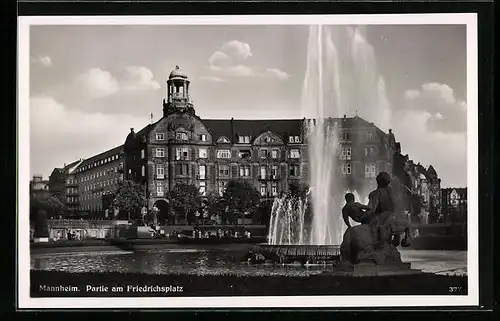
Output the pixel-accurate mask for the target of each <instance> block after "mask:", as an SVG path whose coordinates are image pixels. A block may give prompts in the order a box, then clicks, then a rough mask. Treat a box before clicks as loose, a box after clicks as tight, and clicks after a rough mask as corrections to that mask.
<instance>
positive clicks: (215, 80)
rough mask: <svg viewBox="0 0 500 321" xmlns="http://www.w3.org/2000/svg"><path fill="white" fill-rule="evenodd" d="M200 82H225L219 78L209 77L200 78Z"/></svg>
mask: <svg viewBox="0 0 500 321" xmlns="http://www.w3.org/2000/svg"><path fill="white" fill-rule="evenodd" d="M200 79H201V80H206V81H214V82H225V81H226V80H224V79H222V78H219V77H210V76H204V77H200Z"/></svg>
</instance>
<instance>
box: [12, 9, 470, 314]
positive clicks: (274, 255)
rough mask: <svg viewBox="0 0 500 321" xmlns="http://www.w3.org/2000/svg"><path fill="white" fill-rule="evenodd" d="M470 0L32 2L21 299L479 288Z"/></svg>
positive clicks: (22, 30) (168, 303)
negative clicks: (106, 11) (449, 9)
mask: <svg viewBox="0 0 500 321" xmlns="http://www.w3.org/2000/svg"><path fill="white" fill-rule="evenodd" d="M476 23H477V21H476V15H475V14H432V15H427V14H419V15H412V14H406V15H397V14H393V15H375V14H373V15H319V16H314V15H294V16H285V15H283V16H272V15H268V16H142V17H141V16H79V17H64V16H59V17H56V16H50V17H49V16H38V17H19V24H18V26H19V53H18V54H19V105H18V108H19V112H18V115H19V124H18V137H19V185H18V186H19V191H18V194H19V215H18V224H17V228H18V264H17V268H18V271H19V306H20V307H25V308H41V307H44V308H96V307H107V308H217V307H219V308H220V307H240V308H241V307H401V306H411V307H419V306H441V305H442V306H467V305H469V306H472V305H477V304H478V302H479V301H478V300H479V295H478V292H479V290H478V280H479V276H478V274H479V271H478V146H477V145H478V143H477V137H478V123H477V122H478V116H477V114H478V102H477V99H478V94H477V91H478V84H477V81H478V80H477V64H478V61H477V25H476Z"/></svg>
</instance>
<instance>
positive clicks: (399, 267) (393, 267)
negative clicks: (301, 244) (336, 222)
mask: <svg viewBox="0 0 500 321" xmlns="http://www.w3.org/2000/svg"><path fill="white" fill-rule="evenodd" d="M325 273H326V274H333V275H347V276H381V275H408V274H423V273H424V272H422V271H421V270H416V269H412V268H411V263H389V264H375V263H358V264H350V263H342V264H339V265H336V266H334V268H333V271H332V272H325Z"/></svg>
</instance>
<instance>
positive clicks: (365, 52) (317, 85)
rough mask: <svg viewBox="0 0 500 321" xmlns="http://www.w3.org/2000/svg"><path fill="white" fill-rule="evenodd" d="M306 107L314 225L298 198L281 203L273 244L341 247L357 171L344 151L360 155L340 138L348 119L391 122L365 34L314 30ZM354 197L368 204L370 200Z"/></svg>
mask: <svg viewBox="0 0 500 321" xmlns="http://www.w3.org/2000/svg"><path fill="white" fill-rule="evenodd" d="M301 105H302V109H301V112H302V117H304V118H305V119H306V121H305V123H304V126H305V128H304V131H305V134H306V137H305V141H306V143H307V149H308V155H307V156H308V157H307V160H305V163H307V166H306V168H307V174H308V176H307V181H308V183H309V186H310V199H311V200H310V203H307V202H303V203H301V204H302V205H305V206H306V207H307V205H309V206H311V207H312V221H311V222H305V219H304V217H305V213H306V212H307V208H304V207H301V209H300V210H299V209H298V208H296V200H293V198H290V197H284V198H281V199H276V200H275V202H274V205H273V211H272V214H271V222H270V225H271V226H270V231H269V243H270V244H299V243H300V244H309V245H339V244H340V243H341V241H342V236H343V233H344V231H345V229H346V226H345V224H344V223H343V219H342V214H341V208H342V206H343V204H344V198H343V196H344V194H345V193H346V192H347V186H346V180H345V179H344V178H345V177H346V174H347V175H351V174H352V171H353V167H352V164H351V163H350V160H340V157H339V156H340V154H341V153H339V151H340V148H342V147H343V146H344V145H345V146H349V147H352V150H355V148H354V146H352V145H353V144H356V142H355V141H348V140H346V139H344V138H342V137H341V134H342V133H343V131H342V130H343V129H345V127H346V126H345V125H346V118H345V116H346V115H349V117H352V116H354V115H359V116H361V117H363V118H365V119H366V120H368V121H369V122H374V123H375V125H377V126H378V127H379V128H381V129H383V130H385V129H387V127H388V124H389V122H390V120H389V119H390V109H389V104H388V101H387V98H386V95H385V83H384V80H383V78H382V77H380V76H379V75H378V72H377V68H376V61H375V55H374V50H373V47H372V46H371V45H370V44H369V43H368V41H367V40H366V37H365V30H364V28H362V27H359V26H358V27H352V26H321V25H319V26H310V28H309V38H308V43H307V66H306V73H305V77H304V83H303V91H302V102H301ZM340 138H342V139H340ZM363 190H364V191H363V192H366V188H363ZM351 192H354V193H355V195H356V196H358V197H356V198H357V201H361V202H364V203H365V204H366V202H367V200H366V197H365V196H363V197H362V198H359V194H358V193H357V192H356V191H351ZM294 204H295V205H294Z"/></svg>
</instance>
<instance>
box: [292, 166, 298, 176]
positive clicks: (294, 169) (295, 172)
mask: <svg viewBox="0 0 500 321" xmlns="http://www.w3.org/2000/svg"><path fill="white" fill-rule="evenodd" d="M290 176H300V167H299V165H290Z"/></svg>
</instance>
